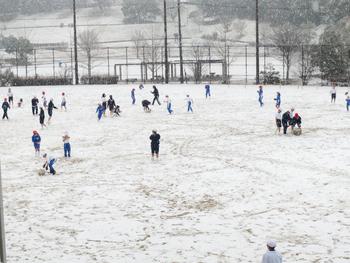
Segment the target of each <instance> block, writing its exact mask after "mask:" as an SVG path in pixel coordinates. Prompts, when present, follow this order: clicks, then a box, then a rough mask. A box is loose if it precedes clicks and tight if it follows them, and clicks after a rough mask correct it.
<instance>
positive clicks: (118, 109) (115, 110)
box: [113, 105, 122, 117]
mask: <svg viewBox="0 0 350 263" xmlns="http://www.w3.org/2000/svg"><path fill="white" fill-rule="evenodd" d="M120 113H122V111H121V110H120V106H119V105H117V106H115V109H114V115H113V116H114V117H120Z"/></svg>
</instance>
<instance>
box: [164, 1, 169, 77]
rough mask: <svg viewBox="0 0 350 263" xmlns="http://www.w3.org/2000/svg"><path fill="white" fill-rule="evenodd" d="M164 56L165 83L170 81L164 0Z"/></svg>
mask: <svg viewBox="0 0 350 263" xmlns="http://www.w3.org/2000/svg"><path fill="white" fill-rule="evenodd" d="M164 56H165V83H166V84H168V83H169V61H168V23H167V7H166V0H164Z"/></svg>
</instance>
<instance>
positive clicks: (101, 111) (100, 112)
mask: <svg viewBox="0 0 350 263" xmlns="http://www.w3.org/2000/svg"><path fill="white" fill-rule="evenodd" d="M104 112H105V108H104V107H103V106H102V105H101V104H98V105H97V109H96V113H97V119H98V120H99V121H100V120H101V118H102V115H103V114H104Z"/></svg>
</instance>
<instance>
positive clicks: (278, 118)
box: [275, 109, 282, 134]
mask: <svg viewBox="0 0 350 263" xmlns="http://www.w3.org/2000/svg"><path fill="white" fill-rule="evenodd" d="M275 120H276V126H277V129H276V133H278V134H280V133H281V127H282V110H281V109H278V110H277V112H276V115H275Z"/></svg>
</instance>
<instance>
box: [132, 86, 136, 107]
mask: <svg viewBox="0 0 350 263" xmlns="http://www.w3.org/2000/svg"><path fill="white" fill-rule="evenodd" d="M131 100H132V105H135V103H136V97H135V89H132V90H131Z"/></svg>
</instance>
